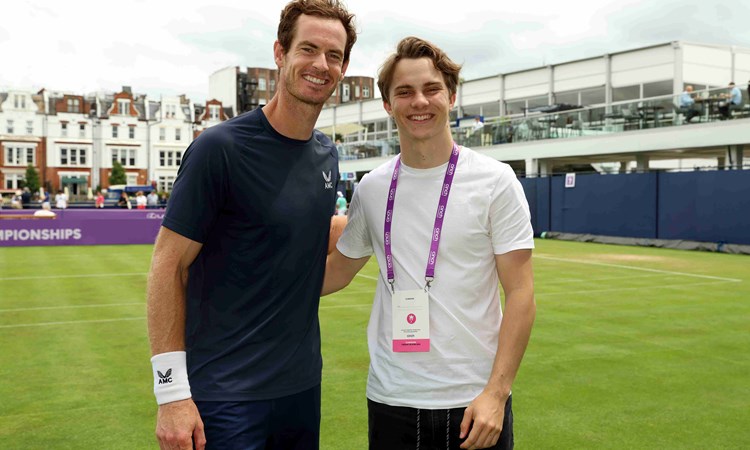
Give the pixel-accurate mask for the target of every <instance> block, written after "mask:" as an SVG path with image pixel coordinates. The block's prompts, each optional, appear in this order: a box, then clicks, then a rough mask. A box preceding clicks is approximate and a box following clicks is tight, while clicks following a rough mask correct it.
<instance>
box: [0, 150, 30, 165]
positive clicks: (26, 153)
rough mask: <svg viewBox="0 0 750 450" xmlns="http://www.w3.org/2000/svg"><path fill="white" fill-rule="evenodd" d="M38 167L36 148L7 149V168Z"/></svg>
mask: <svg viewBox="0 0 750 450" xmlns="http://www.w3.org/2000/svg"><path fill="white" fill-rule="evenodd" d="M29 164H31V165H33V166H36V152H35V151H34V147H21V146H12V147H11V146H8V147H5V165H6V166H27V165H29Z"/></svg>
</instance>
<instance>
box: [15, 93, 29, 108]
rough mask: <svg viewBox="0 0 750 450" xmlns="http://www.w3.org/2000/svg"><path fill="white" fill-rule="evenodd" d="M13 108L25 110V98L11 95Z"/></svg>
mask: <svg viewBox="0 0 750 450" xmlns="http://www.w3.org/2000/svg"><path fill="white" fill-rule="evenodd" d="M13 106H14V107H15V108H16V109H26V96H25V95H18V94H14V95H13Z"/></svg>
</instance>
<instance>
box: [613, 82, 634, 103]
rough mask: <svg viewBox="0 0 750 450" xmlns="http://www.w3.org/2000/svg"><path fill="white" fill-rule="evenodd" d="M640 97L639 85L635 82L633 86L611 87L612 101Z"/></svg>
mask: <svg viewBox="0 0 750 450" xmlns="http://www.w3.org/2000/svg"><path fill="white" fill-rule="evenodd" d="M639 98H641V86H640V85H638V84H636V85H633V86H623V87H617V88H612V101H613V102H622V101H626V100H638V99H639Z"/></svg>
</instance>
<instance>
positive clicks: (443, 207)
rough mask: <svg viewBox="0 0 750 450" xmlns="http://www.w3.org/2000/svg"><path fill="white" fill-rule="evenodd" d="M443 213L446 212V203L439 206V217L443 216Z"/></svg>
mask: <svg viewBox="0 0 750 450" xmlns="http://www.w3.org/2000/svg"><path fill="white" fill-rule="evenodd" d="M443 214H445V205H440V208H438V214H437V215H438V219H442V218H443Z"/></svg>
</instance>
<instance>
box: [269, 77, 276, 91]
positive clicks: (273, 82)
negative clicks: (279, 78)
mask: <svg viewBox="0 0 750 450" xmlns="http://www.w3.org/2000/svg"><path fill="white" fill-rule="evenodd" d="M270 84H271V92H274V91H275V90H276V80H275V79H273V78H271V83H270Z"/></svg>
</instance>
